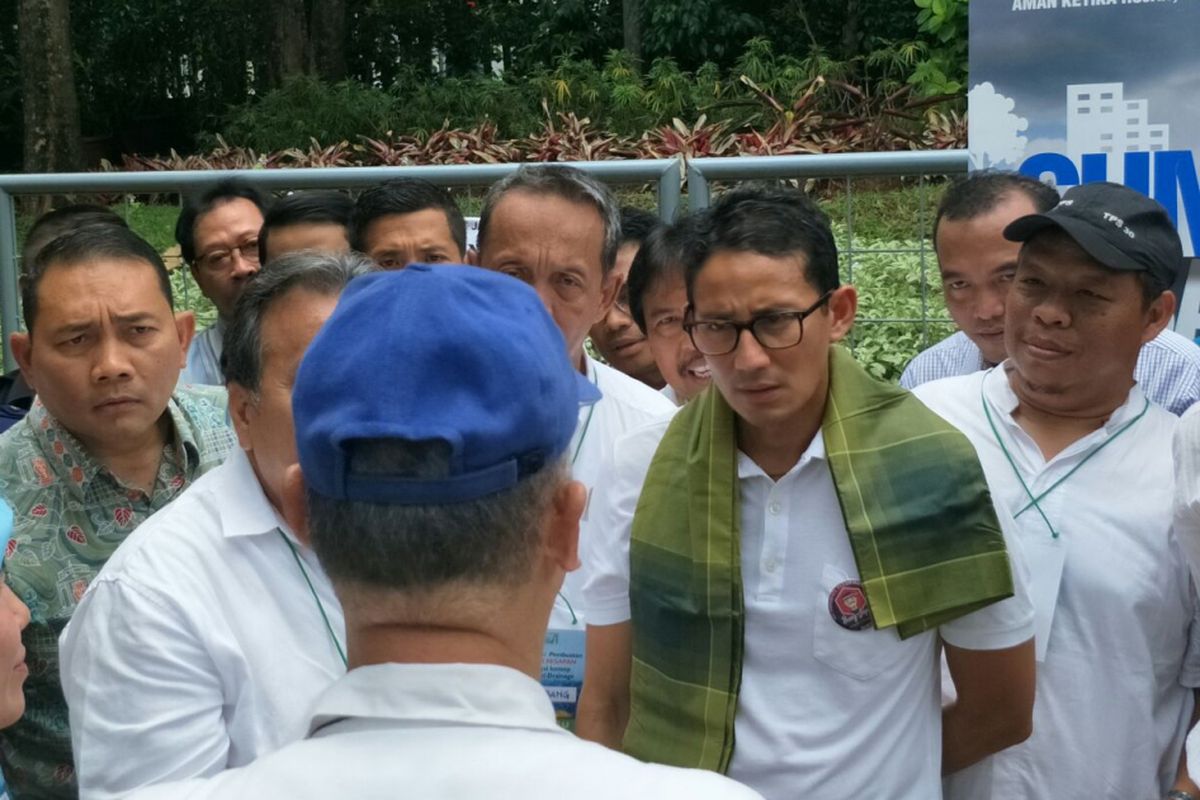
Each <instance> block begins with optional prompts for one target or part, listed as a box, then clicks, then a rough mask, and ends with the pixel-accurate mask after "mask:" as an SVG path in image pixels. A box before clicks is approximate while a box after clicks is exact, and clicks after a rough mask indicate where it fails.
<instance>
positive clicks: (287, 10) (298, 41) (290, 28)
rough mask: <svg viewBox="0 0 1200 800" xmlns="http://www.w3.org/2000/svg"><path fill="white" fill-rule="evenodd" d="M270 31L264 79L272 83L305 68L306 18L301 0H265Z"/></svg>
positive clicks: (305, 70)
mask: <svg viewBox="0 0 1200 800" xmlns="http://www.w3.org/2000/svg"><path fill="white" fill-rule="evenodd" d="M265 6H266V9H267V13H268V14H269V15H270V31H271V35H270V36H269V38H268V42H269V44H268V45H267V56H268V58H267V79H268V81H269V82H270V85H271V86H273V87H275V86H279V85H280V84H282V83H283V82H284V81H285V80H286V79H288V78H291V77H295V76H296V75H303V74H304V73H305V72H307V71H308V69H307V67H308V57H307V52H308V20H307V18H306V16H307V15H306V12H305V8H304V0H267V2H266V3H265Z"/></svg>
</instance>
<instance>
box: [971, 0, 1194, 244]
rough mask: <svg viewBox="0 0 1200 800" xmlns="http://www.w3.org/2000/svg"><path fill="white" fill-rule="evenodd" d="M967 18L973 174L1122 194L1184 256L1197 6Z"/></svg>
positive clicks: (981, 12) (1031, 2)
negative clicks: (999, 173) (1141, 196)
mask: <svg viewBox="0 0 1200 800" xmlns="http://www.w3.org/2000/svg"><path fill="white" fill-rule="evenodd" d="M970 15H971V16H970V37H971V39H970V54H971V55H970V58H971V64H970V69H971V74H970V86H971V89H970V92H969V94H968V101H969V106H970V130H969V141H970V145H969V147H970V152H971V167H972V169H985V168H989V167H990V168H999V169H1019V170H1020V171H1022V172H1024V173H1026V174H1029V175H1033V176H1037V177H1042V178H1052V181H1053V182H1054V183H1055V184H1056V185H1057V186H1058V187H1059V188H1060V189H1062V190H1065V189H1067V188H1069V187H1070V186H1074V185H1075V184H1077V183H1081V182H1082V183H1089V182H1092V181H1099V180H1112V181H1117V182H1118V183H1124V184H1126V185H1128V186H1132V187H1134V188H1136V189H1138V190H1139V191H1142V192H1144V193H1146V194H1148V195H1150V196H1152V197H1154V198H1155V199H1156V200H1158V201H1159V202H1160V203H1162V204H1163V205H1164V206H1166V208H1167V210H1168V211H1169V212H1170V213H1171V215H1172V217H1173V218H1174V219H1175V221H1176V224H1177V225H1178V227H1179V230H1180V234H1181V235H1182V238H1183V240H1184V251H1185V252H1186V253H1188V254H1193V253H1194V252H1195V248H1194V246H1193V239H1194V236H1195V237H1196V238H1200V182H1198V180H1197V169H1196V168H1197V158H1196V156H1197V154H1198V153H1200V102H1197V100H1198V99H1200V47H1198V46H1197V35H1198V34H1200V0H975V2H972V3H971V4H970ZM1193 233H1194V236H1193Z"/></svg>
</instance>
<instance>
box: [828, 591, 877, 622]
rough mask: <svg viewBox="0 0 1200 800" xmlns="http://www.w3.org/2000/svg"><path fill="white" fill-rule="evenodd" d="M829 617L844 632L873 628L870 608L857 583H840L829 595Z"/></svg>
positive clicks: (864, 594)
mask: <svg viewBox="0 0 1200 800" xmlns="http://www.w3.org/2000/svg"><path fill="white" fill-rule="evenodd" d="M829 616H831V617H833V621H834V622H836V623H837V624H838V625H841V626H842V627H843V628H845V629H846V630H850V631H861V630H863V629H864V628H870V627H873V626H874V624H875V621H874V620H873V619H872V618H871V607H870V606H869V605H867V595H866V593H865V592H864V591H863V588H862V584H861V583H859V582H858V581H842V582H841V583H839V584H838V585H837V586H835V587H833V591H832V592H830V593H829Z"/></svg>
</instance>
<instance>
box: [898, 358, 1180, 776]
mask: <svg viewBox="0 0 1200 800" xmlns="http://www.w3.org/2000/svg"><path fill="white" fill-rule="evenodd" d="M916 394H917V396H918V397H920V398H921V399H922V400H923V401H924V402H925V403H926V405H928V406H929V407H930V408H932V409H933V410H934V411H936V412H937V413H938V414H940V415H941V416H942V417H944V418H945V419H946V420H948V421H949V422H950V423H951V424H953V425H955V426H956V427H958V428H959V429H960V430H962V431H963V433H965V434H966V435H967V437H968V438H970V440H971V441H972V443H973V444H974V445H975V449H976V450H977V451H978V452H979V457H980V461H981V462H982V464H983V466H984V470H985V471H986V473H987V476H988V483H989V485H990V486H991V489H992V496H993V498H994V499H995V501H996V504H997V506H1003V507H1004V508H1006V509H1008V510H1009V511H1010V512H1012V514H1013V515H1014V516H1015V518H1016V521H1017V531H1016V535H1017V537H1018V538H1019V539H1020V541H1021V544H1022V548H1023V549H1024V551H1025V555H1026V558H1027V559H1028V562H1029V571H1030V587H1031V589H1030V592H1031V596H1032V597H1033V600H1034V605H1035V612H1036V617H1037V620H1038V630H1039V642H1038V651H1039V659H1042V660H1041V663H1039V664H1038V673H1037V700H1036V702H1035V704H1034V714H1033V735H1032V736H1031V737H1030V738H1029V739H1028V740H1027V741H1025V742H1024V743H1022V744H1020V745H1017V746H1015V747H1010V748H1008V749H1007V750H1003V751H1001V752H1000V753H997V754H995V755H993V756H991V757H989V758H987V759H984V761H982V762H980V763H979V764H976V765H974V766H972V767H968V768H967V769H965V770H962V771H960V772H958V773H956V774H955V775H952V776H950V778H948V779H947V781H946V796H947V797H948V798H962V800H967V799H968V798H969V800H988V799H989V798H995V800H1009V798H1025V797H1029V798H1033V797H1038V798H1041V797H1046V798H1058V797H1111V798H1156V797H1162V795H1163V794H1164V793H1165V791H1166V790H1167V789H1169V788H1170V786H1171V784H1172V782H1173V781H1174V778H1175V773H1176V770H1177V769H1178V765H1179V754H1180V748H1181V747H1182V745H1183V739H1184V734H1185V733H1186V731H1187V725H1188V721H1189V718H1190V715H1191V711H1192V692H1191V690H1190V687H1194V686H1197V685H1200V651H1198V649H1197V648H1198V645H1200V641H1198V637H1200V625H1197V624H1196V621H1197V613H1198V605H1197V602H1196V593H1195V589H1194V588H1193V586H1192V583H1191V580H1190V576H1189V574H1188V569H1187V565H1186V560H1185V559H1184V557H1183V555H1182V553H1181V552H1180V549H1179V547H1178V544H1177V543H1176V542H1175V540H1174V537H1173V536H1172V534H1171V532H1170V526H1171V501H1172V493H1173V487H1174V465H1173V464H1172V460H1171V441H1172V437H1173V435H1174V431H1175V427H1176V425H1177V423H1178V420H1177V419H1176V418H1175V417H1174V416H1173V415H1171V414H1170V413H1169V412H1167V411H1165V410H1163V409H1162V408H1160V407H1158V406H1156V405H1154V404H1153V403H1149V404H1147V401H1146V396H1145V395H1144V394H1143V393H1142V391H1141V389H1140V388H1138V387H1136V386H1135V387H1134V388H1133V390H1132V391H1130V393H1129V397H1128V399H1127V401H1126V402H1125V404H1124V405H1122V406H1121V407H1120V408H1119V409H1117V411H1116V412H1114V413H1113V415H1112V417H1111V418H1110V419H1109V421H1108V422H1107V423H1106V424H1105V425H1104V427H1102V428H1100V429H1099V430H1097V431H1094V432H1093V433H1091V434H1089V435H1088V436H1085V437H1084V438H1082V439H1080V440H1079V441H1077V442H1075V443H1074V444H1072V445H1071V446H1070V447H1068V448H1067V449H1065V450H1064V451H1063V452H1061V453H1059V454H1058V455H1056V456H1055V457H1054V458H1052V459H1050V460H1049V461H1046V459H1045V458H1044V457H1043V456H1042V453H1041V450H1040V449H1039V448H1038V446H1037V444H1036V443H1035V442H1034V441H1033V439H1032V438H1031V437H1030V436H1029V435H1028V434H1027V433H1026V432H1025V431H1024V430H1023V429H1022V428H1021V427H1020V426H1019V425H1018V424H1017V423H1016V421H1015V420H1014V419H1013V416H1012V412H1013V411H1014V410H1015V409H1016V408H1017V402H1018V401H1017V397H1016V395H1015V394H1014V393H1013V391H1012V388H1011V387H1010V385H1009V381H1008V376H1007V373H1006V371H1005V365H1004V364H1001V365H1000V366H998V367H995V368H993V369H991V370H989V371H987V372H979V373H975V374H973V375H968V376H964V377H960V378H948V379H945V380H941V381H935V382H933V383H929V384H925V385H923V386H920V387H918V388H917V390H916ZM984 403H986V404H987V405H986V407H987V409H988V412H989V413H990V414H991V419H992V423H991V424H989V422H988V419H987V417H986V416H985V414H984V411H983V409H984ZM1139 415H1141V416H1140V418H1139ZM1135 420H1136V421H1135ZM992 425H994V426H995V428H996V433H993V431H992ZM1127 426H1129V427H1127ZM1123 428H1124V429H1125V430H1124V432H1123V433H1119V431H1121V430H1122V429H1123ZM997 434H998V435H999V437H1000V440H1001V441H1003V443H1004V447H1005V448H1007V450H1008V453H1009V456H1011V459H1012V464H1011V465H1010V463H1009V456H1006V455H1005V453H1004V450H1003V449H1002V448H1001V447H1000V444H999V443H998V441H997ZM1100 446H1103V449H1100V450H1096V448H1097V447H1100ZM1092 452H1094V453H1095V454H1094V455H1092V456H1091V458H1090V459H1089V460H1088V461H1087V462H1086V463H1083V460H1084V459H1085V458H1087V457H1088V454H1089V453H1092ZM1081 463H1083V465H1082V466H1080V464H1081ZM1013 465H1015V468H1016V470H1018V471H1019V472H1020V476H1021V479H1022V480H1023V481H1024V482H1025V484H1026V485H1027V486H1028V487H1029V491H1030V492H1032V493H1033V495H1034V496H1038V495H1041V494H1042V493H1044V492H1046V491H1047V490H1049V489H1050V487H1051V486H1053V485H1054V484H1055V483H1057V482H1059V481H1062V483H1059V484H1058V486H1057V488H1055V489H1053V490H1051V491H1050V492H1049V494H1047V495H1045V497H1044V498H1043V499H1041V500H1040V501H1039V503H1038V505H1039V506H1040V507H1041V514H1045V519H1043V518H1042V516H1041V514H1039V512H1038V510H1037V508H1035V507H1030V508H1029V509H1028V510H1025V511H1022V509H1023V508H1024V507H1025V506H1026V505H1028V503H1029V497H1028V495H1027V494H1026V491H1025V489H1024V488H1022V486H1021V481H1019V480H1018V479H1017V476H1016V473H1015V472H1014V467H1013ZM1076 469H1077V471H1075V472H1074V473H1073V474H1070V477H1066V476H1067V475H1068V474H1069V473H1071V471H1072V470H1076ZM1047 522H1048V523H1049V525H1050V526H1051V527H1053V529H1054V530H1056V531H1057V532H1058V534H1059V535H1058V537H1057V538H1055V537H1054V536H1053V535H1052V533H1051V532H1050V529H1049V528H1048V527H1047ZM1056 565H1061V574H1060V578H1059V579H1058V580H1055V576H1056V575H1059V570H1058V569H1057V568H1056ZM1047 631H1048V634H1047V633H1046V632H1047Z"/></svg>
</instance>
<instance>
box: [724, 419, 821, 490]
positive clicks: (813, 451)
mask: <svg viewBox="0 0 1200 800" xmlns="http://www.w3.org/2000/svg"><path fill="white" fill-rule="evenodd" d="M737 459H738V462H737V469H738V480H745V479H746V478H755V477H762V478H767V479H768V480H770V477H771V476H769V475H767V473H765V472H763V468H762V467H760V466H759V465H758V464H756V463H754V459H752V458H750V456H748V455H746V454H745V453H743V452H742V451H741V450H738V454H737ZM825 460H827V459H826V456H825V432H824V431H822V430H821V429H820V428H818V429H817V434H816V436H814V437H813V439H812V441H811V442H809V443H808V448H807V449H806V450H805V451H804V452H803V453H801V454H800V458H799V459H798V460H797V461H796V463H795V464H793V465H792V468H791V469H789V470H788V471H787V472H786V473H784V475H783V477H782V478H780V479H779V480H783V479H784V478H786V477H788V476H789V475H791V474H792V473H794V472H798V471H799V470H801V469H803V468H804V466H805V465H807V464H808V463H809V462H810V461H825Z"/></svg>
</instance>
